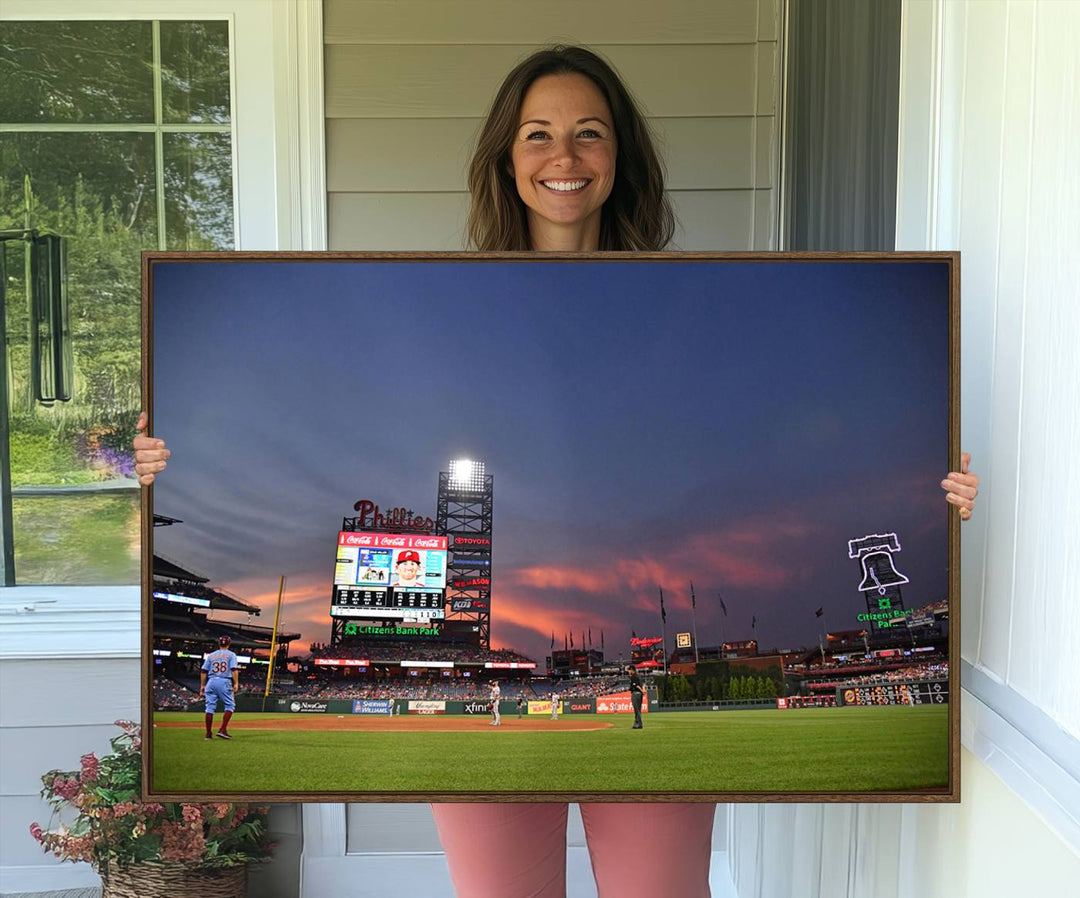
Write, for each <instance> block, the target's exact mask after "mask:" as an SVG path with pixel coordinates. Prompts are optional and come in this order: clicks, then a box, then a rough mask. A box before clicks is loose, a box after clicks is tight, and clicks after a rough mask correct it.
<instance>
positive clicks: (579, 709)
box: [559, 698, 644, 714]
mask: <svg viewBox="0 0 1080 898" xmlns="http://www.w3.org/2000/svg"><path fill="white" fill-rule="evenodd" d="M559 704H561V705H562V711H563V713H565V714H592V713H594V712H595V711H596V707H595V706H594V705H593V700H592V699H591V698H572V699H569V700H568V701H563V702H560V703H559ZM643 704H644V703H643Z"/></svg>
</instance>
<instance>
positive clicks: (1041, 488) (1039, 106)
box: [729, 0, 1080, 898]
mask: <svg viewBox="0 0 1080 898" xmlns="http://www.w3.org/2000/svg"><path fill="white" fill-rule="evenodd" d="M1078 45H1080V4H1077V3H1074V2H1071V0H1061V2H1059V0H1014V2H1006V0H971V2H961V0H947V2H940V0H905V2H904V6H903V38H902V68H901V119H900V163H899V167H898V168H899V177H898V202H897V229H896V232H897V243H898V248H899V249H927V248H929V249H949V250H952V249H958V250H960V253H961V268H962V288H961V292H962V301H961V307H962V308H961V339H962V359H963V361H962V370H963V374H962V378H961V383H962V387H961V409H962V412H961V415H962V443H963V446H964V448H965V449H967V450H969V451H970V452H971V453H972V456H973V467H974V468H975V469H976V470H977V471H978V472H979V474H980V476H981V477H982V480H983V489H982V495H981V496H980V499H979V506H978V508H977V509H976V513H975V516H974V517H973V519H972V520H971V521H970V522H969V523H968V524H965V525H964V527H963V528H962V532H963V544H962V584H963V592H962V604H963V616H962V626H961V655H962V658H963V664H962V670H961V671H958V672H956V673H958V674H960V675H961V676H962V682H963V684H964V687H965V688H964V691H963V703H962V707H961V737H962V742H963V746H964V748H963V750H962V753H961V794H962V803H961V804H960V805H925V806H906V807H896V806H884V805H863V806H850V805H848V806H837V807H821V806H815V805H809V806H799V807H797V808H781V807H754V806H737V807H735V808H733V810H732V813H731V828H730V836H729V856H730V857H731V859H732V866H733V873H734V878H735V882H736V885H737V887H738V892H739V895H741V896H744V898H746V896H757V898H781V896H788V895H792V894H799V895H805V896H807V898H825V896H829V898H832V896H851V898H854V896H861V895H874V896H875V898H916V896H918V898H946V896H948V898H975V896H979V898H987V896H989V898H993V896H1006V895H1016V894H1029V895H1034V894H1040V895H1041V894H1054V893H1059V894H1073V893H1075V891H1076V883H1077V882H1080V741H1078V737H1080V691H1078V690H1077V688H1076V678H1075V663H1074V651H1073V649H1074V647H1075V645H1076V642H1077V638H1078V636H1080V616H1078V615H1077V613H1076V602H1075V593H1076V589H1075V584H1074V582H1073V577H1072V575H1073V574H1074V573H1075V572H1076V571H1077V570H1078V569H1080V475H1078V474H1077V445H1078V443H1080V356H1078V355H1077V352H1076V346H1077V344H1078V342H1080V303H1078V302H1077V297H1078V293H1077V284H1078V283H1080V255H1078V254H1077V251H1076V241H1077V235H1078V234H1080V165H1078V164H1077V160H1078V159H1080V65H1078V63H1077V56H1076V47H1077V46H1078ZM793 883H794V884H795V885H794V886H793V885H792V884H793Z"/></svg>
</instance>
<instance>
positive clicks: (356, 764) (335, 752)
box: [151, 705, 948, 796]
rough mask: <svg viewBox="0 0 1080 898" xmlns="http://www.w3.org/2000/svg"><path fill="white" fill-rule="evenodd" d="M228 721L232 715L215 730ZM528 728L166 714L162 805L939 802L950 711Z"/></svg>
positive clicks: (412, 719) (773, 714)
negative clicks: (237, 796) (458, 797)
mask: <svg viewBox="0 0 1080 898" xmlns="http://www.w3.org/2000/svg"><path fill="white" fill-rule="evenodd" d="M218 721H220V714H219V715H218V717H217V720H216V721H215V724H216V723H217V722H218ZM631 722H632V719H631V718H630V717H629V716H627V715H568V716H566V717H564V718H562V719H560V720H557V721H555V720H550V719H547V718H543V717H536V716H534V717H526V718H524V719H518V718H517V717H516V715H504V716H503V724H502V726H500V727H492V726H490V725H489V718H488V717H487V716H471V717H470V716H461V717H459V716H406V715H402V716H400V717H389V716H388V717H382V716H372V715H344V716H340V717H339V716H338V715H335V714H318V715H315V714H312V715H299V714H289V713H274V714H240V713H238V714H236V716H235V717H234V718H233V720H232V723H231V724H230V727H229V730H230V733H231V735H232V739H231V740H224V739H217V738H215V739H213V740H206V739H204V732H203V725H202V715H201V714H198V713H184V712H161V711H159V712H155V714H154V731H153V755H152V770H151V778H152V786H151V790H152V792H153V793H154V794H158V795H168V796H177V795H180V794H182V793H198V794H201V795H226V794H234V793H242V792H252V793H259V794H266V793H271V792H274V793H277V792H300V793H313V792H327V793H342V792H373V793H389V792H419V793H446V792H459V791H464V792H560V793H563V792H579V793H586V792H587V793H595V792H750V791H752V792H770V791H777V792H806V791H815V792H816V791H823V792H837V791H840V792H855V791H892V790H906V791H911V790H921V789H940V788H943V787H945V785H946V783H947V779H948V708H947V707H946V706H942V705H936V706H935V705H926V706H917V707H907V706H888V707H869V708H861V707H860V708H811V709H805V710H785V711H780V710H776V711H772V710H764V711H761V710H758V711H726V712H709V711H694V712H673V713H652V714H648V715H646V719H645V728H644V729H642V730H631V729H630V724H631Z"/></svg>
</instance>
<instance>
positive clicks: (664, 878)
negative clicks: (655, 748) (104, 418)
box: [135, 47, 978, 898]
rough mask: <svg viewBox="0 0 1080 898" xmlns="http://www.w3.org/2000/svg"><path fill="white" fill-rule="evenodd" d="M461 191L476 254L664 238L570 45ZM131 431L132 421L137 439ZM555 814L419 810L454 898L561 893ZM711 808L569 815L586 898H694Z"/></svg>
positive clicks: (634, 134)
mask: <svg viewBox="0 0 1080 898" xmlns="http://www.w3.org/2000/svg"><path fill="white" fill-rule="evenodd" d="M468 182H469V190H470V193H471V196H472V207H471V210H470V213H469V221H468V234H469V240H470V243H471V244H472V246H473V247H474V248H475V249H478V250H481V251H492V250H532V251H534V252H565V251H583V252H595V251H598V250H643V251H647V250H653V251H655V250H662V249H664V248H665V247H666V246H667V244H668V243H669V242H670V240H671V237H672V234H673V232H674V217H673V215H672V212H671V207H670V205H669V203H668V200H667V197H666V196H665V194H664V184H663V171H662V168H661V166H660V162H659V159H658V158H657V155H656V153H655V151H654V150H653V146H652V140H651V139H650V136H649V131H648V127H647V125H646V123H645V119H644V117H643V116H642V114H641V112H640V111H639V110H638V108H637V106H636V104H635V102H634V100H633V98H632V97H631V96H630V94H629V92H628V91H627V90H626V88H625V87H624V86H623V84H622V82H621V81H620V80H619V78H618V76H617V75H616V74H615V72H614V71H613V70H612V69H611V68H610V66H608V65H607V63H605V62H604V61H603V60H602V59H600V58H599V57H598V56H596V55H595V54H594V53H592V52H590V51H588V50H585V49H583V48H580V47H556V48H552V49H548V50H542V51H539V52H537V53H534V54H533V55H531V56H530V57H529V58H528V59H526V60H525V61H524V62H522V63H521V64H519V65H518V66H517V67H516V68H515V69H514V70H513V71H512V72H511V73H510V74H509V75H508V76H507V78H506V80H505V81H504V82H503V84H502V86H501V87H500V88H499V91H498V93H497V95H496V97H495V100H494V102H493V103H492V107H491V110H490V112H489V113H488V116H487V120H486V122H485V123H484V126H483V129H482V131H481V134H480V138H479V141H478V144H477V149H476V153H475V155H474V156H473V160H472V164H471V166H470V168H469V178H468ZM145 424H146V419H145V416H144V417H143V418H142V419H141V420H140V424H139V428H140V429H142V428H143V427H145ZM135 448H136V462H137V464H136V467H135V470H136V473H138V474H139V482H140V483H142V484H144V485H145V484H149V483H151V482H152V481H153V479H154V476H155V475H156V474H158V473H160V472H161V471H162V470H164V468H165V465H166V459H167V458H168V457H169V451H168V449H166V448H165V444H164V443H163V442H162V441H160V440H155V439H152V438H148V437H138V438H136V441H135ZM967 466H968V456H967V455H965V456H964V462H963V469H962V471H961V472H957V473H952V474H949V475H948V478H947V479H946V480H944V481H942V487H943V488H944V489H945V490H946V492H947V495H946V499H947V500H948V501H949V502H951V503H952V504H954V505H956V506H957V507H958V508H959V510H960V515H961V517H962V518H964V519H965V520H966V519H967V518H968V517H970V516H971V508H972V505H973V502H974V498H975V494H976V492H977V486H978V478H977V477H976V476H975V475H974V474H969V473H968V470H967ZM567 807H568V806H567V804H566V803H565V802H555V803H550V802H548V803H518V804H515V803H502V804H435V805H433V806H432V810H433V813H434V816H435V822H436V824H437V826H438V829H439V837H440V838H441V840H442V843H443V847H444V849H445V851H446V858H447V862H448V864H449V867H450V874H451V877H452V879H453V881H454V886H455V889H456V890H457V893H458V895H459V896H460V898H488V896H490V898H525V896H530V898H561V896H563V895H565V892H566V887H565V882H566V820H567ZM715 807H716V806H715V805H714V804H712V803H691V802H686V803H665V804H648V803H636V804H583V805H581V814H582V819H583V821H584V824H585V835H586V840H587V842H588V846H589V853H590V857H591V860H592V868H593V874H594V875H595V877H596V883H597V888H598V892H599V896H600V898H611V896H633V895H648V894H663V895H668V894H671V895H679V896H681V898H702V896H708V895H709V884H708V878H709V859H710V855H711V848H712V846H711V842H712V824H713V816H714V812H715ZM646 843H647V845H648V848H647V850H642V849H641V846H642V845H644V844H646ZM522 845H527V846H528V850H527V851H524V852H523V851H522V850H521V848H522Z"/></svg>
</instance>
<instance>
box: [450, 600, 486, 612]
mask: <svg viewBox="0 0 1080 898" xmlns="http://www.w3.org/2000/svg"><path fill="white" fill-rule="evenodd" d="M487 609H488V603H487V602H485V601H484V600H483V599H468V598H461V599H451V600H450V610H451V611H487Z"/></svg>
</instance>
